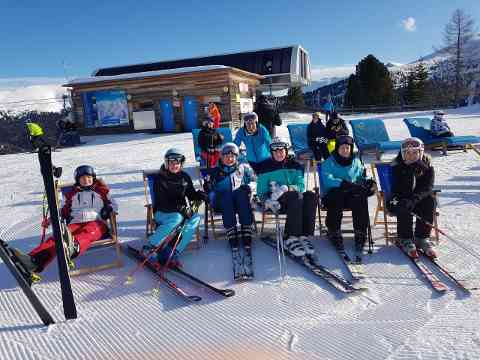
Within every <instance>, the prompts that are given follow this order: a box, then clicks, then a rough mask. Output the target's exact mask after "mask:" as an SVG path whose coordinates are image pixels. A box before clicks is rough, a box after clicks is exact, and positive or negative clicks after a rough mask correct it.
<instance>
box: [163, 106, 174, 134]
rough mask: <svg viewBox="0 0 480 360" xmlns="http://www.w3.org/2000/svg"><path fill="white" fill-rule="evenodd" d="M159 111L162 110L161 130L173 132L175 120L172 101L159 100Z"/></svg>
mask: <svg viewBox="0 0 480 360" xmlns="http://www.w3.org/2000/svg"><path fill="white" fill-rule="evenodd" d="M160 109H161V110H162V130H163V131H164V132H174V131H175V120H174V119H173V107H172V100H170V99H163V100H160Z"/></svg>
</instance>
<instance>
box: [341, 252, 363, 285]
mask: <svg viewBox="0 0 480 360" xmlns="http://www.w3.org/2000/svg"><path fill="white" fill-rule="evenodd" d="M335 251H336V252H337V254H338V256H339V257H340V259H341V260H342V261H343V263H344V264H345V266H346V268H347V270H348V272H349V273H350V276H351V277H352V280H354V281H359V280H361V279H364V278H365V277H366V274H365V271H364V266H363V264H362V263H361V262H356V261H354V260H352V258H351V257H350V256H349V255H348V254H347V252H346V251H345V250H338V249H337V248H335Z"/></svg>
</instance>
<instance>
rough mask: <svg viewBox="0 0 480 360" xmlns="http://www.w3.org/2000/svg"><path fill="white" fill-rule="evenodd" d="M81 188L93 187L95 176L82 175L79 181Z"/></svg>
mask: <svg viewBox="0 0 480 360" xmlns="http://www.w3.org/2000/svg"><path fill="white" fill-rule="evenodd" d="M78 182H79V184H80V186H92V185H93V176H91V175H82V176H80V178H79V179H78Z"/></svg>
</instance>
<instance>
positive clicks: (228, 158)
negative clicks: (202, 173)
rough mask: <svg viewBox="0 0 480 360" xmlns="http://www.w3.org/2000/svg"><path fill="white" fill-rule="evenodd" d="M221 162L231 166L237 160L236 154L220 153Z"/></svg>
mask: <svg viewBox="0 0 480 360" xmlns="http://www.w3.org/2000/svg"><path fill="white" fill-rule="evenodd" d="M222 162H223V163H224V164H225V165H227V166H232V165H234V164H235V163H236V162H237V156H236V155H235V154H234V153H228V154H225V155H222Z"/></svg>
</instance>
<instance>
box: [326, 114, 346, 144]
mask: <svg viewBox="0 0 480 360" xmlns="http://www.w3.org/2000/svg"><path fill="white" fill-rule="evenodd" d="M325 129H326V132H327V138H328V139H329V140H335V139H336V138H337V137H339V136H341V135H348V134H349V131H348V127H347V124H346V123H345V120H343V119H342V118H341V117H339V116H338V114H337V113H336V112H335V111H333V112H332V114H331V116H330V119H329V120H328V121H327V123H326V125H325Z"/></svg>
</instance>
